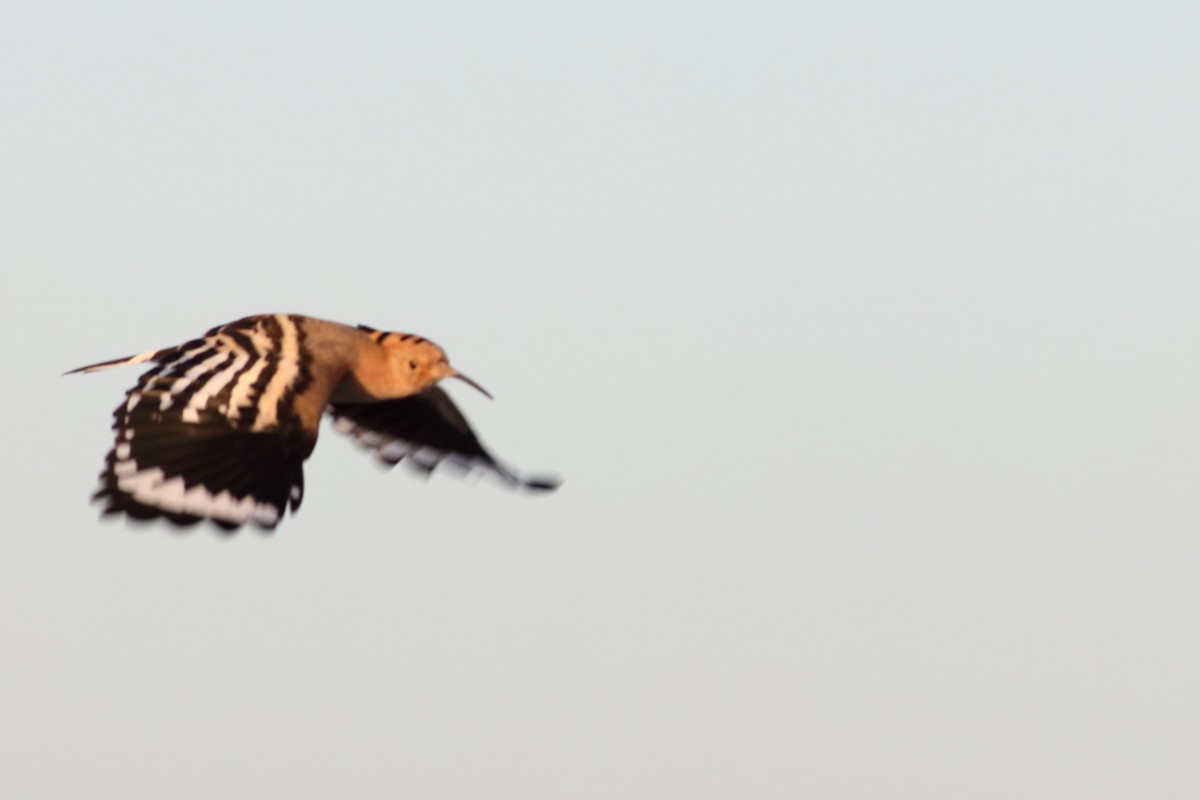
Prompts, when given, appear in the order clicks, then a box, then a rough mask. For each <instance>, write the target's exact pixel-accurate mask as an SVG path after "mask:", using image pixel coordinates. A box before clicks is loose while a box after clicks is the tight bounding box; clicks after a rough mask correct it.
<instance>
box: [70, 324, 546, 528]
mask: <svg viewBox="0 0 1200 800" xmlns="http://www.w3.org/2000/svg"><path fill="white" fill-rule="evenodd" d="M145 362H153V363H154V364H155V366H154V367H152V368H151V369H150V370H148V371H147V372H145V373H143V374H142V376H141V377H140V378H139V379H138V383H137V386H135V387H134V388H132V389H130V390H129V392H128V393H127V394H126V399H125V402H123V403H122V404H121V405H120V406H118V407H117V409H116V411H115V412H114V414H113V416H114V418H115V422H114V424H113V429H114V430H116V432H117V434H116V443H115V444H114V446H113V449H112V451H111V452H110V453H109V455H108V460H107V463H106V465H105V469H104V472H102V473H101V475H100V479H101V484H102V485H101V488H100V490H99V491H98V492H97V493H96V498H97V499H104V500H105V501H106V503H107V506H106V509H105V511H106V513H125V514H128V515H129V516H130V517H134V518H138V519H151V518H154V517H159V516H161V517H166V518H167V519H169V520H171V521H172V522H175V523H178V524H182V525H186V524H190V523H194V522H198V521H200V520H202V519H210V520H212V521H213V522H215V523H216V524H217V525H219V526H221V527H222V528H225V529H227V530H232V529H236V528H238V527H240V526H241V525H243V524H246V523H248V522H253V523H255V524H256V525H258V526H259V527H261V528H265V529H271V528H274V527H275V525H277V524H278V523H279V521H280V519H282V517H283V515H284V512H285V510H286V509H287V508H288V507H289V506H290V508H291V509H292V511H293V512H294V511H295V510H296V509H297V508H299V506H300V501H301V499H302V498H303V494H304V475H303V469H302V465H303V462H304V460H305V459H307V458H308V456H309V454H310V453H312V450H313V447H314V446H315V445H316V441H317V430H318V428H319V425H320V421H321V416H322V415H323V414H324V413H325V412H326V411H328V412H329V413H330V415H331V416H332V417H333V420H334V426H335V428H336V429H338V430H340V431H342V432H344V433H349V434H351V435H352V436H354V437H355V438H356V439H357V440H358V442H359V443H360V444H361V445H363V446H364V447H367V448H369V449H372V450H374V451H375V453H376V455H377V456H378V457H379V458H380V459H381V460H383V461H384V462H386V463H388V464H396V463H398V462H399V461H401V460H402V459H404V458H408V459H409V462H410V463H412V464H414V465H415V466H417V467H419V468H421V469H422V470H424V471H426V472H428V471H431V470H432V469H433V468H434V467H435V466H437V465H438V464H440V463H442V462H443V461H445V462H450V463H453V464H457V465H459V466H461V467H464V468H467V469H483V470H487V471H490V472H492V473H493V474H495V475H497V476H499V477H500V478H502V479H503V480H504V481H505V482H507V483H509V484H511V485H513V486H524V487H527V488H532V489H553V488H555V487H556V486H557V482H556V481H552V480H545V479H523V478H521V477H519V476H518V475H516V474H515V473H513V472H512V471H510V470H509V469H507V468H506V467H504V466H502V465H501V464H500V463H499V462H497V461H496V460H495V459H494V458H492V456H491V455H490V454H489V453H488V452H487V451H486V450H485V449H484V448H483V446H482V445H481V444H480V443H479V440H478V439H477V438H476V437H475V434H474V432H473V431H472V430H471V428H470V426H469V425H468V424H467V421H466V419H465V418H464V417H463V416H462V414H461V413H460V412H459V410H458V409H457V408H456V407H455V405H454V403H453V401H451V399H450V397H449V395H447V394H446V393H445V392H444V391H442V389H440V388H439V387H438V386H437V385H436V384H437V382H438V381H440V380H442V379H443V378H448V377H457V378H460V379H462V380H464V381H466V382H467V383H470V384H471V385H473V386H476V388H479V389H480V391H483V390H482V388H480V387H478V386H477V385H476V384H474V382H472V381H471V380H470V379H468V378H466V377H465V376H463V375H461V374H459V373H458V372H457V371H455V370H454V369H453V368H452V367H451V366H450V364H449V362H448V361H447V359H446V355H445V353H443V352H442V350H441V348H439V347H438V346H437V345H435V344H433V343H432V342H430V341H428V340H426V339H424V338H422V337H419V336H415V335H413V334H407V333H387V332H384V331H377V330H375V329H373V328H369V327H366V326H361V325H360V326H358V327H357V328H353V327H350V326H349V325H342V324H341V323H337V322H329V321H327V320H321V319H315V318H313V317H305V316H300V315H297V314H262V315H258V316H253V317H246V318H244V319H240V320H237V321H236V322H231V323H229V324H227V325H221V326H218V327H216V328H213V329H212V330H210V331H208V333H206V334H204V336H202V337H200V338H198V339H193V340H191V341H189V342H186V343H184V344H182V345H178V346H176V347H168V348H165V349H162V350H154V351H151V352H148V353H142V354H140V355H136V356H131V357H129V358H123V359H116V360H114V361H105V362H101V363H99V364H92V365H90V366H87V367H81V368H79V369H77V370H73V371H74V372H93V371H96V370H100V369H107V368H109V367H118V366H123V365H127V364H140V363H145ZM484 393H485V394H486V392H484Z"/></svg>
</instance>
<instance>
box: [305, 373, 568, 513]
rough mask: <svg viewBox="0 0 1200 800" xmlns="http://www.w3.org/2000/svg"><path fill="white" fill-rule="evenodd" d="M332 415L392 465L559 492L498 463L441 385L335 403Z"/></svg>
mask: <svg viewBox="0 0 1200 800" xmlns="http://www.w3.org/2000/svg"><path fill="white" fill-rule="evenodd" d="M329 413H330V415H331V416H332V417H333V427H334V429H335V430H337V431H340V432H341V433H347V434H349V435H351V436H353V437H354V438H355V439H356V440H357V442H358V443H359V444H360V445H362V446H363V447H365V448H367V449H369V450H372V451H374V453H375V455H376V456H377V457H378V458H379V460H380V461H383V462H384V463H386V464H389V465H393V464H398V463H400V462H401V461H402V460H404V459H408V463H409V464H411V465H413V466H414V467H416V468H418V469H419V470H421V471H423V472H426V473H428V472H432V471H433V469H434V468H435V467H437V466H439V465H440V464H443V463H446V464H451V465H453V466H456V467H459V468H461V469H463V470H465V471H476V470H484V471H487V472H490V473H492V474H493V475H497V476H498V477H500V478H501V479H502V480H503V481H504V482H505V483H507V484H509V485H510V486H519V487H524V488H527V489H541V490H549V489H555V488H557V487H558V481H557V480H554V479H551V478H526V477H522V476H520V475H518V474H516V473H515V472H513V471H512V470H510V469H509V468H508V467H506V466H504V465H503V464H501V463H500V462H498V461H496V459H495V458H493V457H492V455H491V453H489V452H488V451H487V450H485V449H484V447H483V445H482V444H480V442H479V438H478V437H477V436H476V435H475V432H474V431H473V430H471V426H470V425H469V424H468V423H467V420H466V418H465V417H464V416H463V415H462V412H461V411H459V410H458V407H457V406H455V405H454V401H452V400H451V399H450V396H449V395H448V394H446V393H445V392H444V391H442V389H440V388H439V387H437V386H434V387H433V388H431V389H426V390H425V391H423V392H421V393H419V394H415V395H411V396H409V397H403V398H400V399H398V400H385V401H383V402H379V403H334V404H332V405H330V406H329Z"/></svg>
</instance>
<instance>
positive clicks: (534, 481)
mask: <svg viewBox="0 0 1200 800" xmlns="http://www.w3.org/2000/svg"><path fill="white" fill-rule="evenodd" d="M559 486H562V479H561V478H551V477H548V476H544V475H543V476H539V477H536V478H525V479H524V480H522V481H521V488H522V489H527V490H529V491H531V492H553V491H554V490H555V489H557V488H558V487H559Z"/></svg>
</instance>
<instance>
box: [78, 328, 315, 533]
mask: <svg viewBox="0 0 1200 800" xmlns="http://www.w3.org/2000/svg"><path fill="white" fill-rule="evenodd" d="M301 338H302V336H301V333H300V332H299V330H298V328H297V326H296V324H295V322H294V321H293V320H291V319H289V318H287V317H284V316H282V315H272V316H263V317H249V318H247V319H245V320H239V321H238V322H233V323H230V324H229V325H223V326H221V327H218V328H213V329H212V330H211V331H209V332H208V333H207V334H205V335H204V337H202V338H200V339H194V340H192V341H190V342H188V343H186V344H183V345H180V346H179V347H174V348H167V349H165V350H159V351H155V352H153V353H147V354H144V355H143V356H134V357H133V358H131V359H124V360H119V361H114V362H106V363H104V364H100V365H93V367H92V368H103V367H105V366H117V365H119V364H124V363H138V361H154V362H157V365H156V366H154V367H153V368H152V369H150V370H149V371H147V372H146V373H144V374H143V375H142V376H141V377H140V378H139V379H138V383H137V386H135V387H134V388H132V389H130V390H129V392H128V393H127V394H126V396H125V397H126V399H125V402H124V403H122V404H121V405H120V406H118V407H117V409H116V411H115V412H114V413H113V417H114V423H113V429H114V430H115V431H116V432H117V433H116V442H115V444H114V446H113V449H112V451H111V452H110V453H109V454H108V459H107V461H106V464H105V469H104V471H103V472H102V473H101V474H100V481H101V488H100V490H99V491H98V492H97V493H96V495H95V497H96V499H105V500H106V501H107V505H106V508H105V513H125V514H128V515H129V516H130V517H134V518H137V519H151V518H154V517H158V516H162V517H166V518H167V519H169V520H171V521H172V522H175V523H177V524H181V525H187V524H192V523H195V522H198V521H200V520H202V519H210V520H212V521H213V522H215V523H216V524H217V525H219V526H221V527H222V528H225V529H227V530H232V529H235V528H238V527H240V526H241V525H243V524H245V523H247V522H253V523H255V524H256V525H258V526H260V527H262V528H268V529H269V528H273V527H275V525H276V524H278V522H279V520H280V519H281V518H282V517H283V515H284V512H285V510H286V509H287V507H288V506H289V505H290V507H291V508H292V510H293V511H294V510H295V509H297V508H298V507H299V506H300V501H301V499H302V498H303V493H304V473H303V469H302V464H303V462H304V459H306V458H307V457H308V455H309V453H311V452H312V449H313V446H314V445H315V444H316V429H315V425H314V426H312V427H311V429H310V428H309V427H306V426H305V425H304V424H302V422H301V420H300V418H299V417H298V416H297V415H296V413H295V411H294V408H295V403H294V399H295V397H296V396H297V395H298V394H300V393H302V392H303V391H304V390H305V389H306V388H307V387H308V386H309V385H311V383H312V375H311V371H310V367H309V365H308V364H307V359H306V358H304V357H302V354H301V348H300V343H301ZM92 368H88V367H85V368H83V370H84V371H86V370H88V369H92Z"/></svg>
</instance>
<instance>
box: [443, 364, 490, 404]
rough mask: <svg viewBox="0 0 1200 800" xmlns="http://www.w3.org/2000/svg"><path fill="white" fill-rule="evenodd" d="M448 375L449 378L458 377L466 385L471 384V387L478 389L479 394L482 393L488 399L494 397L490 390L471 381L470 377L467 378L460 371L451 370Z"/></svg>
mask: <svg viewBox="0 0 1200 800" xmlns="http://www.w3.org/2000/svg"><path fill="white" fill-rule="evenodd" d="M450 377H451V378H458V379H459V380H460V381H462V382H463V383H465V384H467V385H468V386H471V387H473V388H475V389H478V390H479V392H480V394H482V395H483V396H484V397H486V398H487V399H488V400H492V399H494V398H493V397H492V395H491V393H490V392H488V390H487V389H485V388H483V387H482V386H480V385H479V384H478V383H476V382H475V381H473V380H471V379H470V378H468V377H467V376H466V375H463V374H462V373H461V372H459V371H458V370H454V371H453V372H451V373H450Z"/></svg>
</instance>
